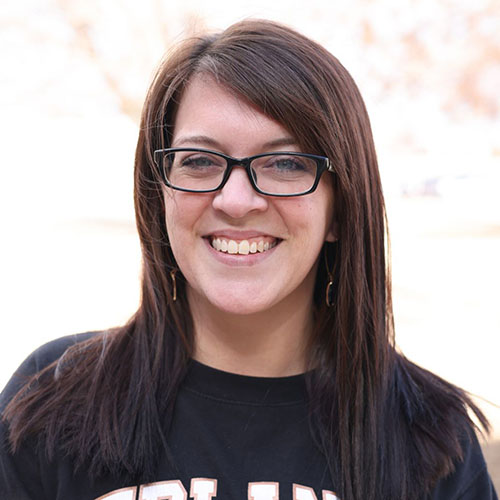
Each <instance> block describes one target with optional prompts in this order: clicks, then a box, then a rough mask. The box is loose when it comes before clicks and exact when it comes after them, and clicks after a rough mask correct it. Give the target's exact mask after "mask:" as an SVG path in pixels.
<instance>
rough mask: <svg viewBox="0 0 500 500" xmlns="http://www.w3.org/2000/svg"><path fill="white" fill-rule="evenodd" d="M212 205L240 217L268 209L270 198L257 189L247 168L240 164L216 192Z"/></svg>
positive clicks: (232, 215)
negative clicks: (251, 181)
mask: <svg viewBox="0 0 500 500" xmlns="http://www.w3.org/2000/svg"><path fill="white" fill-rule="evenodd" d="M212 206H213V207H214V208H215V209H216V210H221V211H222V212H224V213H226V214H227V215H229V216H230V217H232V218H235V219H239V218H242V217H245V215H247V214H249V213H251V212H255V211H257V212H262V211H264V210H266V209H267V206H268V199H267V197H265V196H263V195H261V194H259V193H257V191H255V189H254V188H253V187H252V185H251V184H250V179H249V178H248V175H247V173H246V171H245V169H244V168H241V167H239V166H238V167H236V168H233V171H232V172H231V175H230V176H229V179H228V180H227V182H226V184H225V185H224V187H223V188H222V189H221V190H220V191H218V192H217V193H216V194H215V196H214V199H213V202H212Z"/></svg>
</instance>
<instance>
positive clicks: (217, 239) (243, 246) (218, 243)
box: [209, 235, 280, 255]
mask: <svg viewBox="0 0 500 500" xmlns="http://www.w3.org/2000/svg"><path fill="white" fill-rule="evenodd" d="M209 239H210V244H211V245H212V248H214V249H215V250H217V251H218V252H222V253H228V254H232V255H248V254H255V253H264V252H267V251H268V250H270V249H271V248H274V247H275V246H276V245H277V244H278V243H279V242H280V240H279V239H277V238H273V237H270V236H258V237H253V238H248V239H231V238H227V237H224V236H217V235H212V236H210V237H209Z"/></svg>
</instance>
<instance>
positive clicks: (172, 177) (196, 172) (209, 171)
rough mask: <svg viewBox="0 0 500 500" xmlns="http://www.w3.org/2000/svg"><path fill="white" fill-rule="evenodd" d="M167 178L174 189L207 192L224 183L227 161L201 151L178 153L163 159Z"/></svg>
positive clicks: (169, 154) (167, 155)
mask: <svg viewBox="0 0 500 500" xmlns="http://www.w3.org/2000/svg"><path fill="white" fill-rule="evenodd" d="M163 169H164V172H165V177H166V178H167V180H168V182H169V183H170V184H171V185H172V186H173V187H178V188H182V189H190V190H193V191H205V190H209V189H215V188H217V187H218V186H219V184H220V183H221V182H222V178H223V176H224V171H225V170H226V160H225V159H224V158H222V157H220V156H218V155H216V154H213V153H207V152H201V151H176V152H172V153H166V154H165V155H164V157H163Z"/></svg>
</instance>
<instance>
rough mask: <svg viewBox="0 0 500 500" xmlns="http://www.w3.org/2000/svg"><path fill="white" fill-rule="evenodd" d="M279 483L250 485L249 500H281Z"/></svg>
mask: <svg viewBox="0 0 500 500" xmlns="http://www.w3.org/2000/svg"><path fill="white" fill-rule="evenodd" d="M279 487H280V486H279V483H265V482H261V483H248V500H279Z"/></svg>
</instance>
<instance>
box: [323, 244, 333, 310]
mask: <svg viewBox="0 0 500 500" xmlns="http://www.w3.org/2000/svg"><path fill="white" fill-rule="evenodd" d="M325 268H326V272H327V273H328V283H327V285H326V290H325V302H326V305H327V306H328V307H332V306H333V274H332V272H331V271H330V269H329V268H328V257H327V251H326V247H325Z"/></svg>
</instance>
